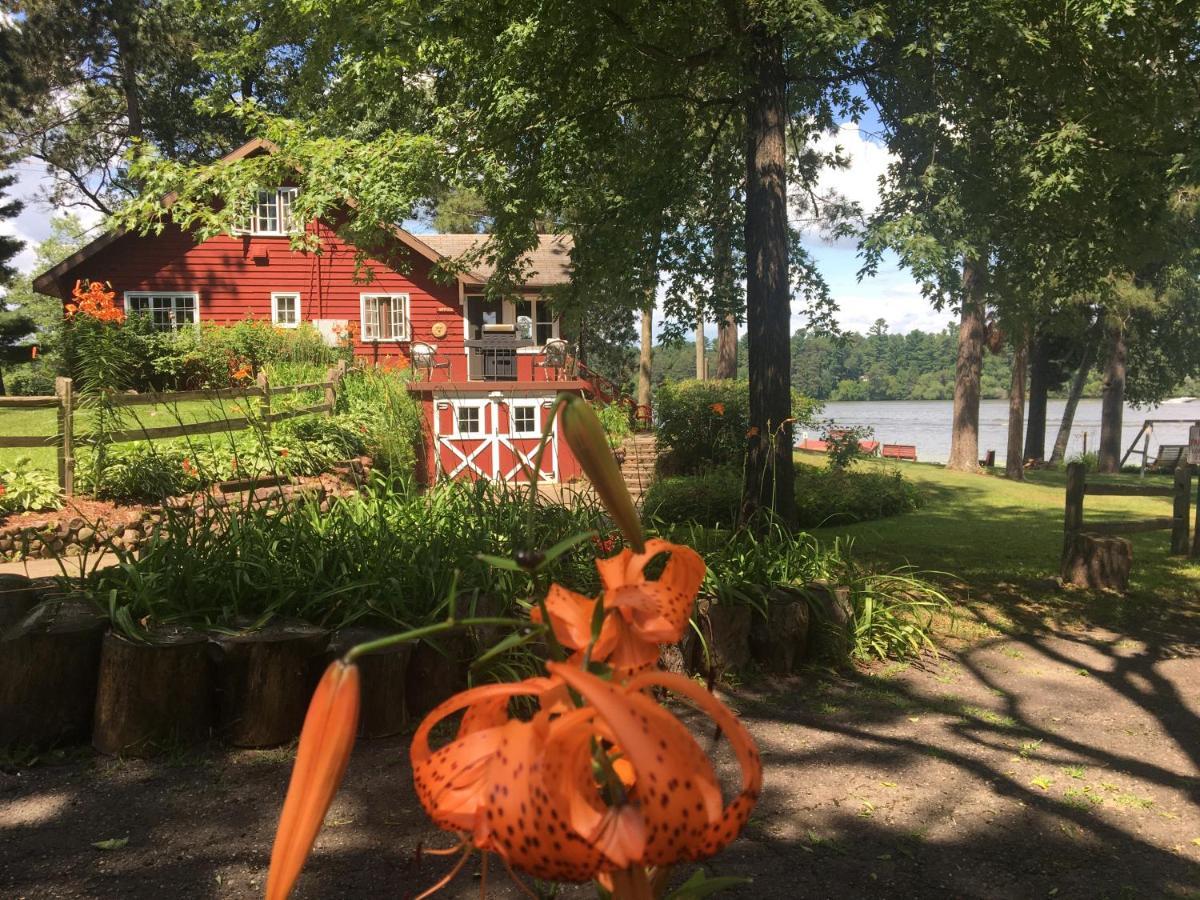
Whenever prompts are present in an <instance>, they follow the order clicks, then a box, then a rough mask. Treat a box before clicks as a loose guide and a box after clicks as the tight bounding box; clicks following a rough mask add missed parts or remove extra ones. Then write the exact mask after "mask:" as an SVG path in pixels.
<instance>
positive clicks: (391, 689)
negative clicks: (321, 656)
mask: <svg viewBox="0 0 1200 900" xmlns="http://www.w3.org/2000/svg"><path fill="white" fill-rule="evenodd" d="M390 633H391V632H389V631H387V630H385V629H376V628H359V627H356V628H343V629H342V630H341V631H339V632H338V633H337V635H336V636H335V637H334V639H333V642H332V644H331V645H330V651H331V652H330V654H329V656H330V657H331V659H337V658H338V657H339V656H341V655H343V654H344V653H345V652H346V651H347V650H349V649H350V648H351V647H353V646H354V645H355V644H362V643H366V642H367V641H372V640H375V639H376V638H381V637H387V636H388V635H389V634H390ZM412 651H413V645H412V644H411V643H403V644H394V645H393V646H391V647H387V648H385V649H383V650H376V651H374V652H373V653H368V654H366V655H364V656H360V657H358V671H359V679H360V684H361V686H362V687H361V691H362V705H361V707H360V709H359V714H358V733H359V735H360V736H361V737H365V738H379V737H388V736H390V735H393V734H399V733H400V732H401V731H403V730H404V726H405V725H407V724H408V707H407V704H406V702H405V692H406V690H407V676H408V663H409V659H410V658H411V657H412Z"/></svg>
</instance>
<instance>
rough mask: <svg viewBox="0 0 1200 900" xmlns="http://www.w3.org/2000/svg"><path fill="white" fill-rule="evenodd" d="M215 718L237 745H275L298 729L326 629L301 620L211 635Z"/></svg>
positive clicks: (322, 648) (288, 737)
mask: <svg viewBox="0 0 1200 900" xmlns="http://www.w3.org/2000/svg"><path fill="white" fill-rule="evenodd" d="M212 639H213V642H214V643H215V644H216V647H217V648H218V653H217V656H218V664H217V688H218V694H217V699H218V704H217V708H218V713H217V720H218V725H219V727H220V730H221V734H222V736H223V737H224V738H225V740H226V741H228V742H229V743H230V744H232V745H233V746H235V747H275V746H278V745H279V744H284V743H287V742H288V741H290V740H292V739H293V738H295V737H296V736H297V735H298V734H299V733H300V726H301V725H303V724H304V714H305V712H306V711H307V709H308V701H309V698H310V697H311V696H312V691H313V685H314V678H313V675H314V670H315V668H316V667H318V666H320V664H321V662H322V659H323V656H322V654H323V653H324V651H325V647H326V646H327V645H328V643H329V632H328V631H326V630H325V629H323V628H317V627H316V626H314V625H308V624H306V623H304V622H295V621H279V622H271V623H270V624H268V625H267V626H266V627H264V628H262V629H259V630H258V631H251V632H243V633H241V634H215V635H213V636H212Z"/></svg>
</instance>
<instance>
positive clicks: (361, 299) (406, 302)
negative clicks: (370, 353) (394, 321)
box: [358, 291, 412, 344]
mask: <svg viewBox="0 0 1200 900" xmlns="http://www.w3.org/2000/svg"><path fill="white" fill-rule="evenodd" d="M371 297H388V298H389V299H391V300H400V301H402V302H401V308H402V309H403V310H404V331H403V334H401V335H400V336H399V337H389V338H384V337H379V336H376V337H367V300H368V298H371ZM411 302H412V299H411V297H410V296H409V295H408V294H391V293H388V292H386V291H383V292H379V291H370V292H367V293H363V294H359V295H358V334H359V340H360V341H362V342H363V343H367V344H391V343H401V342H405V341H411V340H412V308H411Z"/></svg>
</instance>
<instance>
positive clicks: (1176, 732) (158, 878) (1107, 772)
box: [0, 630, 1200, 900]
mask: <svg viewBox="0 0 1200 900" xmlns="http://www.w3.org/2000/svg"><path fill="white" fill-rule="evenodd" d="M1198 650H1200V648H1198V646H1197V644H1196V643H1194V642H1192V643H1188V642H1180V641H1175V642H1172V643H1155V642H1148V641H1144V640H1133V639H1130V638H1127V637H1123V636H1122V635H1119V634H1115V633H1111V632H1105V631H1098V630H1091V631H1083V630H1080V631H1062V630H1060V631H1056V632H1048V633H1038V634H1036V635H1032V636H1031V635H1024V636H1021V637H1016V638H1014V637H1010V636H1005V635H1003V634H1000V633H993V634H990V635H987V636H983V637H977V638H976V639H974V640H973V642H972V644H971V646H969V647H966V648H964V649H961V650H959V651H956V652H952V653H949V654H946V656H945V657H944V658H943V660H942V661H941V662H940V663H938V664H936V665H930V666H927V667H925V668H917V667H901V666H890V667H887V666H884V667H879V668H878V669H876V670H875V671H873V672H871V673H861V674H857V675H854V676H853V677H849V678H846V677H839V676H829V675H812V676H808V677H804V678H797V679H792V680H788V681H786V682H784V681H772V682H759V683H755V684H752V685H749V686H745V687H743V688H741V689H739V690H738V691H737V692H736V693H735V694H733V695H731V696H730V698H729V699H730V702H731V703H732V704H734V705H735V706H736V708H737V709H739V711H740V712H741V714H742V716H743V717H744V719H745V720H746V721H747V722H748V723H749V724H750V726H751V728H752V730H753V731H754V733H755V736H756V737H757V739H758V741H759V744H760V747H761V749H762V751H763V757H764V761H765V763H766V766H767V782H766V791H765V793H764V795H763V799H762V802H761V804H760V806H759V808H758V810H757V812H756V814H755V816H754V818H753V819H752V820H751V824H750V827H749V828H748V829H747V832H746V833H745V835H744V836H743V837H742V839H740V840H739V841H738V842H737V843H736V844H735V845H734V846H733V847H732V848H731V849H730V850H729V851H727V853H726V854H725V855H723V856H722V857H720V858H719V859H718V860H717V861H716V862H715V863H713V864H712V865H710V866H709V868H710V870H711V871H713V872H718V873H722V874H739V875H749V876H753V877H754V879H755V881H754V883H753V885H750V886H747V887H744V888H742V889H740V890H737V891H734V892H731V893H730V894H728V895H727V896H737V897H745V898H759V897H762V898H798V897H804V898H825V897H831V898H840V897H880V898H909V897H912V898H925V897H947V898H949V897H956V898H957V897H970V898H1026V897H1029V898H1044V897H1054V898H1087V900H1092V898H1133V897H1146V898H1156V897H1200V807H1198V804H1197V800H1198V799H1200V778H1198V777H1197V776H1198V775H1200V652H1198ZM290 760H291V755H290V752H288V751H269V752H261V753H250V752H242V753H222V754H211V755H204V756H200V757H194V758H180V759H169V760H163V761H158V762H155V763H145V762H136V761H113V760H106V759H101V758H96V757H94V756H92V755H91V754H90V753H89V752H84V751H80V752H79V753H77V754H75V755H74V757H72V758H68V759H65V760H59V761H53V760H52V761H51V762H53V763H54V764H40V765H37V766H34V767H32V768H20V767H12V766H9V767H8V770H7V771H6V772H5V773H4V774H0V897H3V898H5V900H8V898H22V897H24V898H44V897H45V898H59V897H88V898H92V897H94V898H108V897H123V898H124V897H136V898H164V897H178V898H226V897H231V898H241V897H257V896H261V891H262V879H263V874H264V872H265V869H266V862H267V858H268V854H269V846H270V839H271V835H272V831H273V828H274V824H275V817H276V815H277V810H278V804H279V802H280V798H281V796H282V791H283V787H284V784H285V782H286V778H287V775H288V767H289V764H290ZM409 776H410V773H409V768H408V764H407V761H406V741H405V740H404V739H391V740H387V741H376V742H371V743H364V744H361V745H360V746H359V748H358V750H357V751H356V754H355V758H354V760H353V762H352V763H351V767H350V772H349V777H348V782H347V786H346V789H345V790H344V791H343V792H342V794H341V795H340V796H339V798H338V800H337V801H336V803H335V805H334V808H333V810H332V812H331V815H330V825H329V827H328V828H327V829H326V831H325V833H324V834H323V836H322V837H321V839H320V842H319V844H318V850H317V853H316V855H315V857H314V859H313V860H312V862H311V864H310V868H309V870H308V871H307V873H306V875H305V877H304V881H303V883H302V890H301V891H300V892H299V893H298V896H301V897H309V898H318V897H321V898H324V897H328V898H337V897H409V896H413V895H415V894H416V893H419V892H420V891H421V890H423V889H424V888H426V887H428V886H430V885H431V884H433V883H434V882H435V881H437V880H438V878H439V877H440V876H441V875H442V874H444V873H445V872H446V871H447V870H448V869H449V862H448V861H447V860H446V859H444V858H431V857H429V856H427V855H426V856H425V857H424V858H423V860H421V861H418V859H417V846H418V844H419V843H420V842H422V841H424V842H426V843H427V844H432V845H434V846H444V845H446V844H447V843H448V841H447V840H446V839H445V837H443V836H440V835H437V834H435V833H433V832H431V831H429V830H428V829H427V828H426V827H425V825H424V823H423V820H422V817H421V815H420V813H419V811H418V808H417V805H416V802H415V800H414V798H413V794H412V789H411V783H410V777H409ZM126 837H127V838H128V843H127V844H126V845H125V846H123V847H121V848H119V849H114V850H109V851H101V850H97V849H95V848H93V846H92V843H93V842H95V841H102V840H107V839H112V838H118V839H123V838H126ZM478 874H479V867H478V865H477V864H475V863H472V864H471V865H470V866H469V867H468V868H467V870H466V871H465V872H464V873H463V874H461V875H460V876H459V878H458V880H457V881H456V882H455V883H454V884H453V885H451V886H450V888H449V889H448V890H446V891H444V892H443V893H442V894H441V895H440V896H446V897H475V896H478V890H479V881H478ZM492 877H493V878H494V879H495V884H496V887H497V890H496V891H495V893H494V894H493V896H501V897H512V896H517V894H516V892H515V891H514V890H513V889H512V888H511V887H507V886H506V885H507V878H506V877H505V876H504V875H503V874H501V875H500V876H499V877H496V876H495V875H493V876H492ZM560 896H568V897H576V896H579V897H583V896H594V895H593V894H592V893H591V892H590V891H585V890H583V889H578V890H571V891H567V892H565V894H560Z"/></svg>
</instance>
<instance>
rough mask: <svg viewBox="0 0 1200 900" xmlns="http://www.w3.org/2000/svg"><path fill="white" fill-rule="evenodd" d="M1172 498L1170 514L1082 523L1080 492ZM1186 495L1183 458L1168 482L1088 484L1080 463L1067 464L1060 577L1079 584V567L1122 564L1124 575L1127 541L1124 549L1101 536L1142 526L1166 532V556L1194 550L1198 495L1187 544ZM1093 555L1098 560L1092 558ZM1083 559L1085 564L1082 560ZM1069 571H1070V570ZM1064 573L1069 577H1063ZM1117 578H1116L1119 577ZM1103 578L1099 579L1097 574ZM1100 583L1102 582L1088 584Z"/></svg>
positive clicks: (1198, 545)
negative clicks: (1192, 537) (1193, 526)
mask: <svg viewBox="0 0 1200 900" xmlns="http://www.w3.org/2000/svg"><path fill="white" fill-rule="evenodd" d="M1088 495H1091V496H1099V497H1103V496H1107V497H1172V498H1174V508H1173V510H1172V515H1170V516H1157V517H1152V518H1145V519H1135V520H1130V521H1120V522H1093V523H1090V524H1088V525H1087V526H1086V527H1085V526H1084V522H1083V500H1084V497H1086V496H1088ZM1191 498H1192V469H1191V466H1190V465H1188V463H1187V462H1186V461H1182V462H1180V464H1179V465H1178V467H1176V469H1175V481H1174V484H1172V485H1171V486H1169V487H1168V486H1167V485H1151V484H1088V483H1087V474H1086V472H1085V470H1084V467H1083V464H1082V463H1071V464H1069V465H1068V466H1067V491H1066V509H1065V511H1064V514H1063V552H1062V569H1063V578H1064V580H1075V581H1076V583H1079V581H1078V579H1079V575H1078V573H1079V572H1081V571H1082V569H1083V568H1087V567H1088V566H1091V568H1092V569H1099V570H1103V571H1111V570H1112V569H1113V568H1114V567H1123V568H1124V569H1125V570H1126V572H1125V575H1126V576H1127V575H1128V571H1127V570H1128V559H1126V560H1124V561H1122V560H1120V559H1119V557H1120V556H1121V555H1124V556H1126V557H1128V554H1129V550H1128V545H1127V544H1126V546H1125V547H1124V548H1122V547H1121V546H1119V543H1120V542H1118V545H1113V544H1111V543H1107V542H1105V541H1104V538H1105V537H1106V536H1113V537H1115V536H1119V535H1127V534H1140V533H1142V532H1147V531H1165V530H1168V529H1169V530H1170V532H1171V555H1173V556H1186V555H1189V554H1190V555H1192V556H1197V555H1200V496H1198V497H1197V515H1196V532H1197V533H1196V539H1195V542H1194V543H1193V544H1192V545H1191V546H1190V547H1189V545H1188V525H1189V522H1188V519H1189V513H1190V508H1191ZM1097 560H1098V562H1097ZM1085 563H1087V565H1085ZM1072 573H1075V574H1073V575H1072ZM1069 575H1070V576H1071V577H1069ZM1119 580H1120V579H1119ZM1101 581H1103V578H1101ZM1089 586H1092V587H1098V586H1100V587H1106V586H1110V585H1107V584H1091V585H1089Z"/></svg>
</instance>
